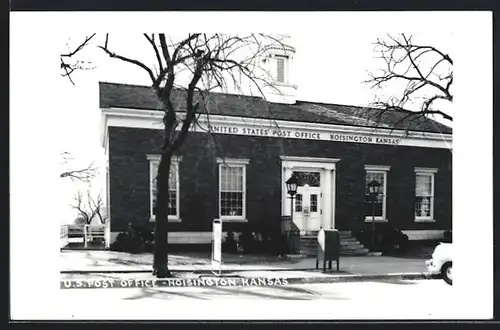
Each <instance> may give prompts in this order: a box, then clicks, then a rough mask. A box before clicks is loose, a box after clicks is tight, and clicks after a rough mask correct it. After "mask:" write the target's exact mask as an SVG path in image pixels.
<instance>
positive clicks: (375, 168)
mask: <svg viewBox="0 0 500 330" xmlns="http://www.w3.org/2000/svg"><path fill="white" fill-rule="evenodd" d="M390 169H391V167H390V166H386V165H365V177H364V186H365V194H366V184H367V182H366V176H367V174H368V173H375V174H383V175H384V193H383V195H382V216H375V222H387V221H388V219H387V178H388V176H389V175H388V173H389V170H390ZM365 204H366V200H365ZM373 221H374V219H373V216H371V215H366V214H365V222H373Z"/></svg>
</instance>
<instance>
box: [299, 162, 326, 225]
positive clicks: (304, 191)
mask: <svg viewBox="0 0 500 330" xmlns="http://www.w3.org/2000/svg"><path fill="white" fill-rule="evenodd" d="M293 173H294V174H295V175H296V176H297V178H298V179H299V184H298V187H297V194H296V195H295V205H294V210H293V212H294V213H293V218H294V219H296V220H297V223H300V224H301V225H302V226H301V227H302V228H301V229H302V230H303V231H318V230H319V229H320V227H321V215H322V213H323V210H322V208H321V207H322V201H321V199H322V193H321V173H320V172H319V171H318V172H311V171H294V172H293Z"/></svg>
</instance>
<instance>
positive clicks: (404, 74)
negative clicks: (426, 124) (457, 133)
mask: <svg viewBox="0 0 500 330" xmlns="http://www.w3.org/2000/svg"><path fill="white" fill-rule="evenodd" d="M412 39H413V37H412V36H406V35H405V34H399V35H397V36H391V35H388V36H387V38H385V39H380V38H379V39H377V41H376V42H375V44H374V45H375V49H374V50H375V52H376V53H378V55H379V56H378V58H380V59H383V60H384V62H385V66H384V67H383V68H381V69H380V70H378V71H377V72H371V73H369V75H370V78H369V79H368V80H367V81H365V83H368V84H370V85H371V87H372V88H374V89H384V88H386V87H387V86H388V85H389V84H391V83H393V84H401V86H403V90H402V91H401V93H400V94H399V95H393V96H390V97H389V98H388V99H387V100H377V101H376V102H374V103H373V105H374V106H375V107H377V108H381V109H383V110H384V111H390V110H396V111H398V110H399V111H404V112H405V113H406V115H405V116H404V117H402V118H401V119H400V120H399V122H398V123H397V124H399V123H401V122H403V121H406V122H408V123H410V124H411V123H412V122H413V121H415V120H418V119H420V118H422V117H426V116H429V115H438V116H441V117H442V118H444V119H447V120H450V121H452V120H453V118H452V116H451V115H450V114H448V113H445V112H443V111H442V110H440V109H439V108H438V106H437V101H445V102H452V101H453V94H452V92H451V87H452V84H453V60H452V59H451V57H450V55H449V54H448V53H446V52H444V51H442V50H440V49H438V48H436V47H434V46H431V45H426V44H419V43H414V42H413V40H412ZM410 103H411V104H412V105H414V106H415V107H416V109H414V110H413V111H408V109H405V107H406V106H407V105H409V104H410ZM384 111H382V112H380V113H379V116H380V115H381V114H383V113H384Z"/></svg>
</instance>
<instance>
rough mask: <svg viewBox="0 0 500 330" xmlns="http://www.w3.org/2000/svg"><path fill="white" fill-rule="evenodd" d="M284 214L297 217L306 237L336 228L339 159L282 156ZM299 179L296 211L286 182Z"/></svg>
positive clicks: (301, 231)
mask: <svg viewBox="0 0 500 330" xmlns="http://www.w3.org/2000/svg"><path fill="white" fill-rule="evenodd" d="M281 159H282V168H283V172H282V173H283V175H282V182H283V186H282V187H283V190H282V198H283V199H282V201H283V203H282V214H283V215H293V222H294V224H295V226H296V227H297V228H298V229H299V230H300V233H301V234H302V235H304V234H307V233H308V232H317V231H319V230H320V229H321V228H335V164H336V163H337V162H338V161H339V159H335V158H312V157H290V156H282V157H281ZM292 175H296V176H297V178H298V179H299V183H298V186H297V194H296V195H295V196H294V197H295V198H294V205H293V209H292V208H291V207H290V199H289V198H287V197H288V193H287V190H286V185H285V181H286V180H288V179H289V178H290V177H291V176H292Z"/></svg>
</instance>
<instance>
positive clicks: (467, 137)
mask: <svg viewBox="0 0 500 330" xmlns="http://www.w3.org/2000/svg"><path fill="white" fill-rule="evenodd" d="M491 18H492V14H491V13H488V12H480V11H475V12H463V11H461V12H401V11H395V12H287V13H276V12H259V13H252V12H248V13H245V12H238V13H236V12H225V13H218V12H191V13H184V12H154V13H134V12H123V13H120V12H106V13H104V12H88V13H81V12H66V13H50V12H45V13H31V12H23V13H11V17H10V38H9V42H10V47H9V52H10V76H9V78H10V111H9V115H10V130H9V135H10V138H9V139H10V140H9V142H10V155H9V161H10V173H9V174H10V203H11V206H10V225H9V229H10V233H11V240H10V245H11V246H10V251H11V258H10V262H11V271H12V272H13V273H14V272H15V275H13V276H11V277H10V278H11V297H12V299H13V300H12V303H11V306H12V307H11V310H13V311H17V312H18V313H17V314H16V315H17V316H20V315H26V313H29V315H30V316H31V317H34V318H37V319H46V318H50V317H51V316H52V317H54V315H55V314H61V313H66V314H65V315H66V317H67V315H69V317H70V316H71V315H73V314H74V313H76V312H75V311H74V310H70V308H69V305H65V304H64V301H60V299H53V300H50V301H48V300H47V299H45V298H46V297H47V296H52V295H54V292H57V291H54V290H57V288H58V283H56V282H54V281H53V279H54V278H58V271H59V268H58V261H57V260H58V259H56V260H55V261H54V260H52V261H49V259H50V258H58V254H55V253H54V251H58V249H59V246H58V243H59V242H58V241H59V239H58V237H57V235H58V234H57V233H58V232H59V225H60V223H61V222H64V221H67V220H68V219H71V214H70V213H69V212H68V210H67V205H68V201H70V200H71V197H72V195H71V192H72V191H74V190H75V187H74V185H73V184H72V183H70V182H69V181H64V183H63V182H62V180H61V179H60V178H59V174H60V170H61V166H60V158H59V153H60V152H61V151H63V150H64V151H69V152H72V153H74V155H75V157H76V158H77V159H78V160H79V162H80V163H81V164H83V165H85V164H88V162H91V161H94V160H97V161H99V158H100V157H101V159H100V160H101V161H102V150H101V149H100V146H101V142H100V109H99V105H98V82H99V81H109V82H122V83H132V84H143V83H147V77H146V76H145V75H144V73H143V72H141V71H140V70H138V69H135V68H131V67H130V66H123V64H121V63H118V62H112V61H110V60H108V59H104V58H103V56H102V54H101V55H99V54H97V55H96V56H97V57H96V59H95V64H96V65H97V68H96V69H95V70H92V71H85V72H81V73H78V74H77V75H75V77H74V78H75V83H76V86H72V85H71V84H70V83H69V82H68V81H67V80H65V79H62V78H61V77H60V68H59V64H60V63H59V54H60V53H61V51H63V50H64V45H65V43H66V41H67V39H68V37H73V38H76V37H79V36H80V37H82V36H85V35H86V34H88V33H92V32H97V33H100V34H102V33H106V32H109V33H110V34H111V35H112V36H116V37H115V38H117V39H114V40H116V41H113V42H116V46H117V47H118V46H119V47H123V48H122V49H124V50H126V51H127V49H129V50H130V51H131V52H134V51H138V50H140V48H136V46H135V45H136V44H135V41H134V40H135V39H136V38H137V37H138V38H139V39H140V33H143V32H158V31H169V30H170V31H171V30H175V32H176V33H184V32H193V31H194V32H196V31H204V32H205V31H206V32H236V31H237V32H239V33H248V32H269V33H271V32H272V33H286V34H290V35H291V36H292V37H293V38H294V43H295V45H294V46H295V47H296V49H297V56H296V61H295V64H294V65H295V67H294V68H295V69H296V70H297V71H298V74H296V78H297V81H296V82H295V83H296V84H297V85H298V86H299V90H298V97H299V98H300V99H302V100H307V101H323V102H332V103H340V104H351V105H366V104H367V103H369V102H370V101H372V94H371V91H370V90H369V89H368V87H367V86H366V85H363V84H362V83H361V82H362V81H363V80H364V79H366V71H369V70H370V69H371V68H374V67H376V65H375V63H374V62H373V52H372V42H373V41H374V40H375V39H376V37H377V36H379V35H383V34H386V33H398V32H404V33H408V34H413V35H415V37H416V38H418V40H423V41H425V42H426V43H435V44H436V45H438V46H439V47H440V48H441V49H449V52H450V54H453V58H454V62H455V65H454V78H455V81H454V85H455V87H454V91H456V92H455V93H454V95H455V99H454V102H453V105H452V106H451V110H452V111H453V114H454V122H453V130H454V133H453V161H454V163H453V179H454V182H453V187H454V190H453V235H454V244H455V243H456V251H459V253H458V252H457V255H458V256H457V263H456V265H454V267H455V270H454V273H455V274H457V278H456V284H455V281H454V285H453V287H454V290H457V291H456V292H457V298H463V297H467V300H468V301H474V304H463V303H461V302H462V299H457V300H456V301H457V305H456V306H454V308H455V309H456V311H457V314H456V315H457V317H470V318H482V317H487V315H488V313H491V301H492V291H493V290H492V286H491V279H492V277H491V276H492V265H493V264H492V262H491V260H493V259H492V254H491V247H492V246H493V242H492V237H493V236H492V235H485V233H488V232H491V231H492V223H493V222H492V219H493V217H492V209H493V207H492V205H493V204H492V185H491V182H492V177H491V173H492V154H491V150H492V127H491V123H492V99H493V89H492V32H491V31H492V20H491ZM165 33H168V32H165ZM119 41H120V42H119ZM120 44H121V46H120ZM94 54H95V53H94ZM471 171H472V172H471ZM471 173H472V174H473V175H471ZM457 180H458V181H457ZM457 182H458V184H456V183H457ZM96 186H97V185H96ZM471 192H473V193H471ZM27 228H28V230H27ZM460 233H462V234H460ZM468 237H469V238H470V237H481V240H476V241H475V242H474V249H470V248H468V244H467V243H465V242H469V239H468ZM49 238H50V239H49ZM27 242H29V243H30V244H31V246H36V252H37V254H38V255H40V256H43V258H34V257H33V251H32V249H30V248H26V247H27V245H26V244H27ZM460 242H462V243H460ZM477 251H481V253H479V254H478V253H477ZM23 260H24V262H23ZM25 260H30V262H25ZM460 260H461V262H460ZM470 260H475V263H476V264H480V265H481V270H482V272H481V281H477V273H475V272H474V273H473V272H471V271H470V263H469V262H468V261H470ZM51 264H52V265H54V266H52V267H50V265H51ZM48 265H49V266H48ZM26 267H29V268H26ZM33 269H40V270H43V271H40V272H37V279H38V280H37V281H31V280H29V279H28V278H26V276H31V275H32V274H33ZM23 275H24V277H23ZM40 283H44V285H43V286H41V285H40ZM472 283H474V285H470V284H472ZM467 284H469V285H467ZM32 292H38V294H37V295H35V296H33V295H32ZM27 295H29V296H27ZM165 304H168V302H165ZM290 304H291V302H290ZM285 305H286V302H285V303H283V306H285ZM96 306H98V305H96ZM96 306H94V307H96ZM238 306H239V305H238ZM238 306H237V307H238ZM303 306H304V305H303V303H301V307H300V308H299V307H298V306H296V307H297V309H295V310H296V311H301V312H302V311H304V308H303ZM269 307H270V306H267V305H266V304H265V302H264V301H258V305H255V306H254V309H251V310H252V311H253V312H254V313H263V314H262V315H269V314H265V313H266V312H267V313H269V311H273V313H274V312H275V311H276V309H275V308H274V309H273V308H269ZM316 307H317V309H315V310H316V311H317V313H316V314H318V311H319V310H321V309H324V308H325V306H324V305H318V306H316ZM214 308H216V309H217V310H215V311H214V313H215V314H216V312H217V311H224V312H227V310H226V309H224V308H219V305H218V304H217V305H216V306H215V307H214ZM228 308H231V306H228ZM233 308H234V306H233ZM134 310H135V311H136V310H137V308H135V309H131V313H133V311H134ZM187 310H192V308H190V309H186V311H187ZM212 310H213V309H212ZM245 310H247V309H245ZM283 310H288V309H287V308H283ZM86 311H87V312H88V311H89V308H87V309H86ZM124 311H125V309H124ZM229 311H230V312H231V310H229ZM21 312H24V314H22V313H21ZM97 312H98V311H97ZM408 312H409V313H410V312H411V311H408ZM215 314H214V315H215ZM298 314H300V313H297V315H298ZM101 315H102V314H101ZM302 315H303V314H302ZM325 315H326V314H325ZM55 317H56V318H57V316H55ZM101 317H102V316H101ZM104 317H105V316H104ZM409 317H410V318H411V316H409ZM63 318H64V317H63Z"/></svg>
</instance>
